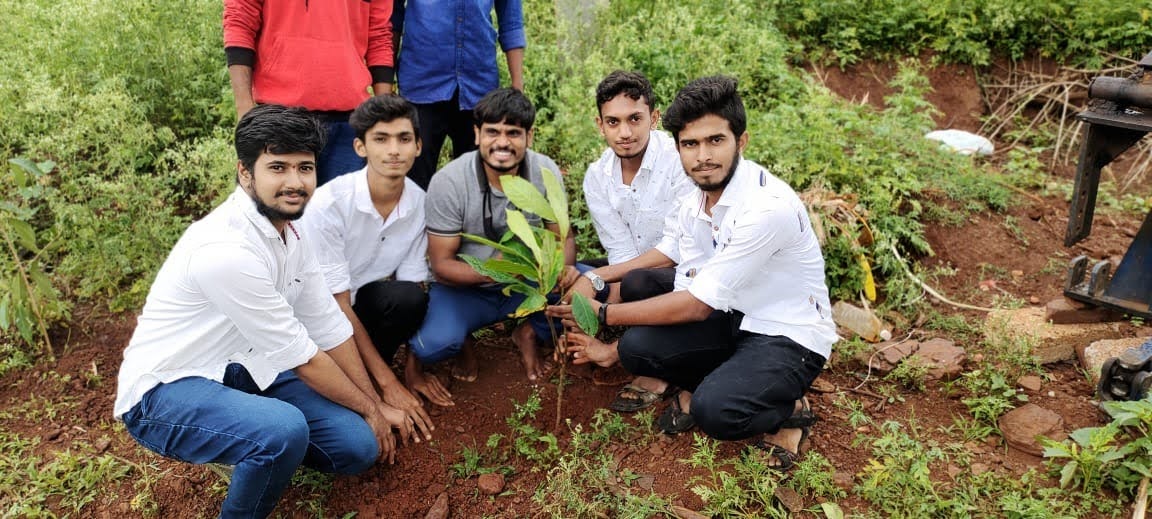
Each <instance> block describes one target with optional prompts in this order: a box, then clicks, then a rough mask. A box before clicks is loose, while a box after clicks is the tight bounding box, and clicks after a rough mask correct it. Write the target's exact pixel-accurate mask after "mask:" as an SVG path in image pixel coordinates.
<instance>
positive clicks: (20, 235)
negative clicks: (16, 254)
mask: <svg viewBox="0 0 1152 519" xmlns="http://www.w3.org/2000/svg"><path fill="white" fill-rule="evenodd" d="M5 223H7V224H8V227H9V228H10V229H12V231H13V232H15V233H16V241H18V242H20V245H23V246H24V248H25V249H28V250H30V251H32V252H38V251H39V250H40V249H38V248H37V247H36V231H33V230H32V226H31V225H29V224H28V222H23V221H20V220H16V219H14V218H8V219H7V220H6V222H5Z"/></svg>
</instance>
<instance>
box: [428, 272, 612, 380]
mask: <svg viewBox="0 0 1152 519" xmlns="http://www.w3.org/2000/svg"><path fill="white" fill-rule="evenodd" d="M576 270H578V271H580V273H581V274H583V273H584V272H587V271H589V270H592V267H589V266H588V265H584V264H582V263H577V264H576ZM503 289H504V287H503V286H500V285H493V286H470V287H454V286H448V285H444V284H441V283H435V282H433V283H432V287H431V288H430V289H429V290H428V313H427V314H426V315H425V317H424V324H422V325H421V326H420V329H419V330H417V331H416V335H413V336H412V340H410V341H408V347H410V348H412V352H413V353H415V354H416V358H417V359H420V362H423V363H433V362H440V361H442V360H446V359H449V358H451V357H455V356H456V355H457V354H459V353H460V349H461V348H463V346H464V339H467V338H468V334H470V333H472V332H474V331H476V330H479V329H481V328H483V327H485V326H488V325H490V324H493V323H498V322H500V321H503V320H504V319H507V318H508V315H509V314H511V313H513V312H515V311H516V308H517V307H519V306H520V303H522V302H524V296H522V295H520V294H518V293H515V292H513V293H512V295H510V296H506V295H504V293H503V292H501V291H502V290H503ZM558 300H559V295H558V294H552V295H550V296H548V303H549V304H552V303H555V302H556V301H558ZM528 324H529V325H530V326H532V330H533V331H535V332H536V337H537V338H538V339H540V340H549V341H550V340H552V332H551V331H550V330H549V329H548V319H547V318H546V317H545V316H544V312H543V311H540V312H536V313H534V314H532V315H530V316H528ZM553 324H554V325H555V327H556V333H557V334H559V333H562V330H561V325H560V320H559V319H557V320H556V322H555V323H553Z"/></svg>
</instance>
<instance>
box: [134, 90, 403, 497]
mask: <svg viewBox="0 0 1152 519" xmlns="http://www.w3.org/2000/svg"><path fill="white" fill-rule="evenodd" d="M324 131H325V130H324V128H323V126H322V125H321V124H320V122H319V121H317V120H316V119H314V118H312V117H311V116H309V115H307V112H305V111H303V110H302V109H295V108H285V107H282V106H277V105H263V106H259V107H256V108H253V109H252V110H251V111H249V112H248V113H247V114H245V115H244V117H243V118H241V120H240V123H239V125H238V126H237V127H236V155H237V157H238V159H239V161H238V164H237V182H238V183H239V186H238V187H237V188H236V191H235V192H233V193H232V195H231V196H230V197H229V198H228V200H227V201H225V202H224V203H223V204H221V205H220V206H219V207H217V208H216V209H215V210H213V211H212V212H211V213H210V214H208V216H206V217H205V218H204V219H202V220H200V221H198V222H196V223H193V224H192V225H191V226H189V227H188V230H187V231H185V232H184V235H183V236H182V237H181V238H180V240H179V241H178V242H177V243H176V246H175V248H173V249H172V252H171V253H170V254H169V255H168V259H167V260H166V261H165V262H164V265H163V266H162V267H161V268H160V271H159V273H158V274H157V276H156V281H155V282H154V283H153V284H152V288H151V290H150V291H149V293H148V300H147V302H146V303H145V305H144V310H143V312H142V314H141V315H140V317H139V321H138V324H137V326H136V331H135V333H133V335H132V339H131V341H130V342H129V344H128V348H127V349H126V350H125V351H124V362H123V364H121V366H120V375H119V380H118V385H117V394H116V404H115V409H114V413H115V415H116V417H117V418H118V419H120V420H122V421H123V422H124V425H125V427H126V428H127V429H128V432H129V433H130V434H131V435H132V437H133V438H135V439H136V441H138V442H139V443H140V444H141V445H143V446H144V447H146V448H148V449H149V450H152V451H154V452H156V453H158V454H161V455H163V456H167V457H170V458H175V459H178V460H182V461H188V462H191V463H223V464H227V465H234V466H235V469H234V471H233V472H232V481H231V483H230V484H229V486H228V496H227V497H226V498H225V499H224V504H223V506H222V509H221V511H220V516H221V517H266V516H268V515H269V514H271V513H272V509H273V508H274V507H275V506H276V502H277V501H278V500H279V499H280V495H281V494H282V493H283V492H284V488H285V486H287V484H288V482H289V480H290V479H291V478H292V474H293V473H294V472H295V471H296V467H297V466H299V465H300V464H301V463H303V464H305V465H307V466H309V467H312V468H315V469H317V470H320V471H324V472H334V473H339V474H354V473H358V472H362V471H365V470H367V469H368V468H370V467H372V465H373V464H374V463H375V462H376V460H377V459H378V458H384V459H387V460H388V462H389V463H391V462H393V461H394V459H395V443H396V441H395V438H394V437H393V433H392V428H393V427H395V428H397V429H399V434H400V436H401V439H402V440H403V441H405V442H406V441H407V439H408V438H409V437H413V438H415V435H414V434H413V425H412V421H411V419H410V418H408V417H407V416H406V415H405V414H404V412H403V411H400V410H399V409H396V408H393V407H391V406H388V405H386V404H384V403H383V402H381V401H380V399H379V397H378V396H377V395H376V392H375V391H374V390H373V388H372V382H371V380H370V379H369V377H368V373H367V371H366V370H365V369H364V365H363V364H362V363H361V361H360V356H359V355H358V353H357V351H356V345H355V343H354V342H353V340H352V326H351V325H350V324H349V323H348V319H347V318H345V317H344V314H343V313H341V311H340V308H339V307H338V306H337V305H336V300H335V299H333V298H332V295H331V294H330V293H329V291H328V288H327V286H325V284H324V278H323V276H322V275H321V274H320V270H319V268H318V264H317V261H316V258H315V256H314V255H313V252H312V248H311V247H310V246H309V245H308V244H307V243H305V242H303V241H302V240H301V235H300V233H299V232H298V231H297V229H296V227H294V226H293V225H292V223H291V221H292V220H295V219H297V218H299V217H300V216H301V215H302V214H303V211H304V207H305V205H307V203H308V199H309V197H311V195H312V193H313V191H314V190H315V188H316V154H317V153H319V152H320V149H321V148H323V146H324V139H325V134H324ZM417 441H419V440H418V439H417Z"/></svg>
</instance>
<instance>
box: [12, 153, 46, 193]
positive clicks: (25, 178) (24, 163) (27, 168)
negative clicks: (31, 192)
mask: <svg viewBox="0 0 1152 519" xmlns="http://www.w3.org/2000/svg"><path fill="white" fill-rule="evenodd" d="M8 163H9V164H11V165H12V166H14V167H13V168H12V175H13V178H15V180H16V186H17V187H25V186H27V185H28V184H29V183H31V182H32V181H34V180H35V179H36V178H38V177H40V175H41V172H40V167H39V166H37V165H36V163H35V162H32V160H31V159H29V158H27V157H16V158H14V159H8Z"/></svg>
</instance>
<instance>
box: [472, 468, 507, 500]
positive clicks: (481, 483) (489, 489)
mask: <svg viewBox="0 0 1152 519" xmlns="http://www.w3.org/2000/svg"><path fill="white" fill-rule="evenodd" d="M476 486H477V487H478V488H479V489H480V493H481V494H484V495H486V496H494V495H496V494H499V493H500V492H503V491H504V474H501V473H499V472H492V473H490V474H481V475H480V477H479V478H476Z"/></svg>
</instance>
